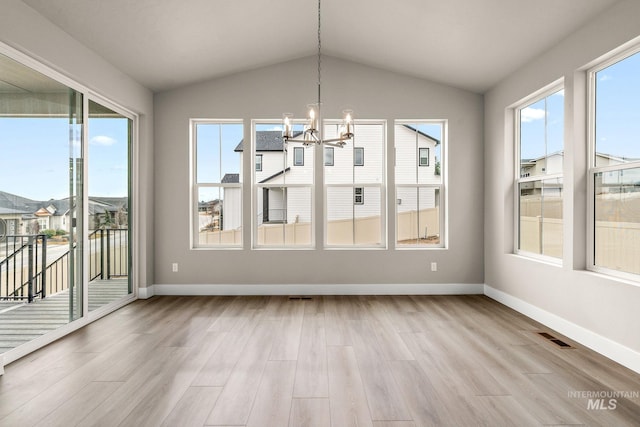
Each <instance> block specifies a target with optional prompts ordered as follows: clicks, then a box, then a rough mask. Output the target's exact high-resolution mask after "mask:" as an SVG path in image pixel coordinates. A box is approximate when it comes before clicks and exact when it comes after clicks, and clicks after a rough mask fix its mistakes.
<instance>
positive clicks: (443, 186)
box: [393, 119, 449, 251]
mask: <svg viewBox="0 0 640 427" xmlns="http://www.w3.org/2000/svg"><path fill="white" fill-rule="evenodd" d="M411 125H440V126H441V129H442V135H441V140H440V145H441V149H440V168H439V171H440V173H438V174H436V175H438V176H440V183H438V184H435V183H417V172H418V170H419V169H420V156H419V154H420V151H419V149H420V148H427V149H428V147H417V148H418V149H417V150H416V151H415V152H414V153H415V154H416V162H415V168H416V169H415V170H416V182H414V183H413V184H408V183H407V184H405V183H401V184H398V182H397V181H396V182H395V188H394V192H395V200H396V203H395V208H394V211H393V215H395V217H396V221H395V222H396V227H395V228H396V229H395V236H394V245H395V246H394V247H395V249H396V250H401V251H407V250H409V251H411V250H441V249H447V248H448V235H449V228H448V225H449V221H448V202H447V184H448V175H447V170H448V168H447V155H448V145H449V121H448V119H417V120H407V119H398V120H395V121H394V152H395V153H397V147H396V143H395V138H396V135H395V127H396V126H411ZM429 155H431V150H429ZM397 161H398V160H397V154H396V163H397ZM396 167H397V165H394V169H395V168H396ZM436 167H437V162H436V164H435V165H434V168H436ZM395 173H396V172H395V170H394V174H395ZM400 188H412V189H415V190H416V191H420V188H433V189H435V190H437V191H439V197H440V212H439V215H438V220H439V222H440V230H439V231H440V242H439V243H436V244H429V243H419V244H406V245H404V244H403V245H399V244H398V237H399V232H398V206H402V198H401V197H399V194H398V193H399V192H398V189H400Z"/></svg>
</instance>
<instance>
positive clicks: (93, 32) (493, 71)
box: [23, 0, 616, 93]
mask: <svg viewBox="0 0 640 427" xmlns="http://www.w3.org/2000/svg"><path fill="white" fill-rule="evenodd" d="M23 1H24V3H26V4H28V5H29V6H31V7H32V8H33V9H35V10H36V11H37V12H39V13H40V14H42V15H43V16H44V17H46V18H47V19H48V20H49V21H51V22H52V23H54V24H56V25H57V26H59V27H60V28H62V29H63V30H64V31H66V32H67V33H68V34H70V35H71V36H72V37H74V38H75V39H77V40H79V41H80V42H82V43H84V44H85V45H86V46H87V47H89V48H90V49H92V50H93V51H95V52H96V53H98V54H99V55H101V56H102V57H104V58H105V59H106V60H108V61H109V62H110V63H112V64H113V65H114V66H116V67H117V68H119V69H120V70H122V71H123V72H125V73H126V74H128V75H130V76H131V77H133V78H134V79H135V80H137V81H138V82H139V83H141V84H142V85H144V86H146V87H148V88H150V89H151V90H153V91H163V90H168V89H172V88H175V87H179V86H183V85H187V84H190V83H194V82H198V81H203V80H207V79H211V78H215V77H219V76H224V75H228V74H232V73H236V72H240V71H245V70H250V69H254V68H258V67H261V66H265V65H270V64H275V63H279V62H284V61H288V60H292V59H295V58H300V57H305V56H309V55H315V54H316V52H317V8H318V3H317V0H235V1H234V0H23ZM615 2H616V0H393V1H391V0H323V2H322V53H323V54H325V55H330V56H334V57H337V58H343V59H348V60H351V61H355V62H359V63H362V64H365V65H370V66H374V67H378V68H383V69H388V70H391V71H396V72H400V73H403V74H407V75H411V76H415V77H420V78H425V79H428V80H432V81H435V82H439V83H443V84H448V85H451V86H456V87H460V88H463V89H467V90H471V91H474V92H478V93H483V92H485V91H486V90H488V89H489V88H491V87H492V86H493V85H495V84H496V83H497V82H499V81H500V80H501V79H502V78H504V77H505V76H507V75H509V73H511V72H512V71H514V70H516V69H518V68H519V67H521V66H523V65H524V64H525V63H526V62H527V61H529V60H531V59H532V58H534V57H536V56H537V55H539V54H541V53H542V52H544V51H545V50H547V49H549V48H551V47H553V45H554V44H556V43H557V42H558V41H559V40H562V39H563V38H564V37H566V36H568V35H569V34H571V33H572V32H573V31H575V30H576V29H577V28H578V27H580V26H581V25H583V24H584V23H585V22H586V21H588V20H589V19H591V18H593V17H594V16H595V15H597V14H599V13H600V12H602V11H603V10H605V9H606V8H608V7H610V6H611V5H613V4H614V3H615Z"/></svg>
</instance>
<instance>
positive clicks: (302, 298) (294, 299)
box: [289, 296, 313, 301]
mask: <svg viewBox="0 0 640 427" xmlns="http://www.w3.org/2000/svg"><path fill="white" fill-rule="evenodd" d="M310 299H313V297H301V296H295V297H289V301H300V300H310Z"/></svg>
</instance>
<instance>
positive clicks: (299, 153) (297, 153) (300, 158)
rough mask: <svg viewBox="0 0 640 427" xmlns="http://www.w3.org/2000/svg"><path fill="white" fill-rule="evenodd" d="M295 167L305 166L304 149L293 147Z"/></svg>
mask: <svg viewBox="0 0 640 427" xmlns="http://www.w3.org/2000/svg"><path fill="white" fill-rule="evenodd" d="M293 166H304V147H293Z"/></svg>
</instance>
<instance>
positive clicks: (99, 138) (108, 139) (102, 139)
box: [89, 135, 117, 147]
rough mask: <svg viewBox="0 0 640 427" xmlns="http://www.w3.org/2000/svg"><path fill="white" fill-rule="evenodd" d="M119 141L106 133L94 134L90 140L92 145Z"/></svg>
mask: <svg viewBox="0 0 640 427" xmlns="http://www.w3.org/2000/svg"><path fill="white" fill-rule="evenodd" d="M116 142H117V141H116V140H115V139H113V138H111V137H109V136H104V135H98V136H94V137H93V138H91V139H90V140H89V144H91V145H103V146H107V147H108V146H110V145H113V144H115V143H116Z"/></svg>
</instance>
